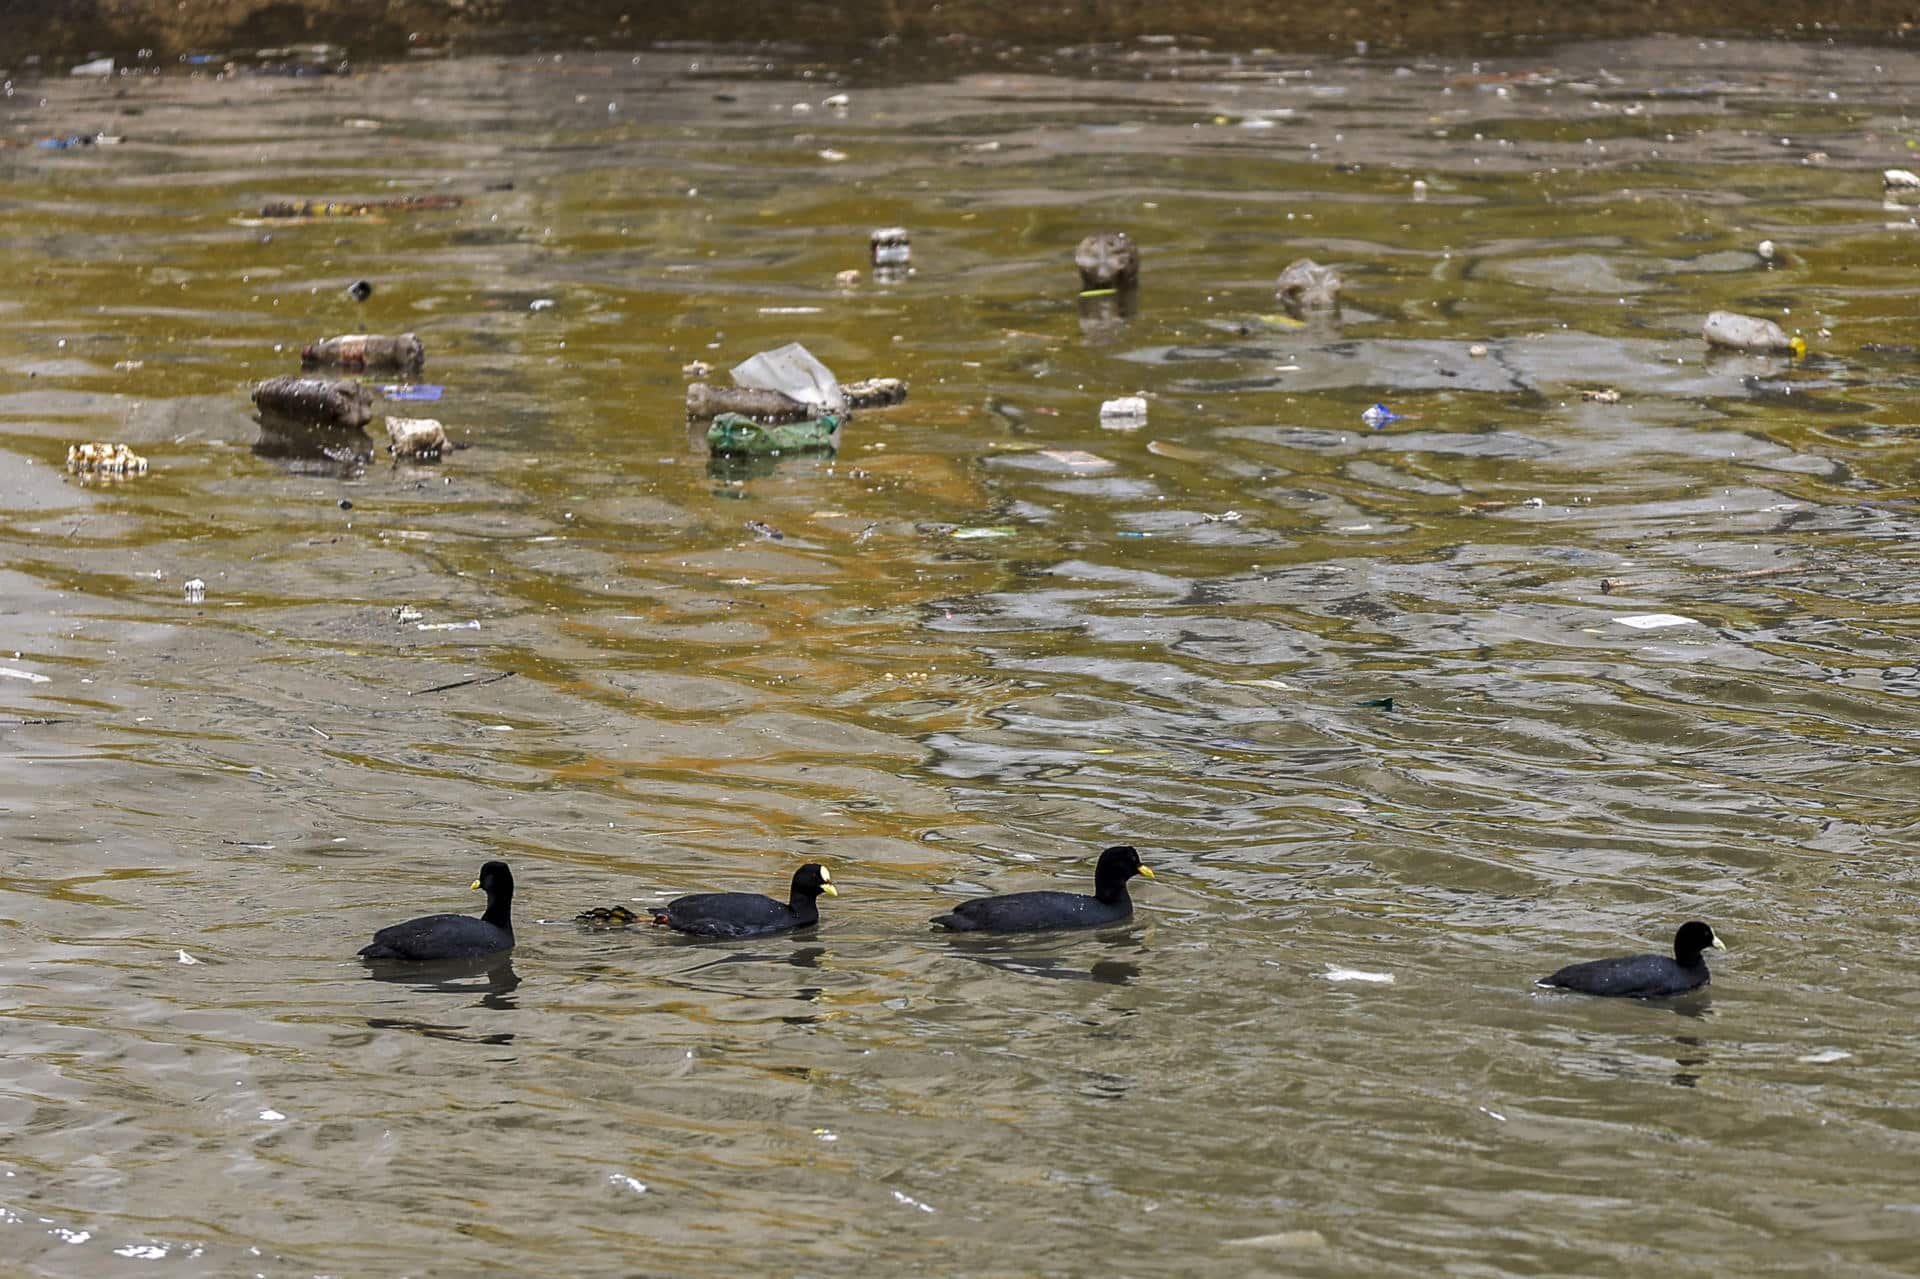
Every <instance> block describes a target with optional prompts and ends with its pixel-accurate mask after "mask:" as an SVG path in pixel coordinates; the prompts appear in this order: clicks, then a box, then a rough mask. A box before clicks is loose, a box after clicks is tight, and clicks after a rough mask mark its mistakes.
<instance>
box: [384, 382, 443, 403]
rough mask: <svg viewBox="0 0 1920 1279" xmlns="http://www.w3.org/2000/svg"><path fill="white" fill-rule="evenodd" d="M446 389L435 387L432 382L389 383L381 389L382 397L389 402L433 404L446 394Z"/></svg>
mask: <svg viewBox="0 0 1920 1279" xmlns="http://www.w3.org/2000/svg"><path fill="white" fill-rule="evenodd" d="M446 389H447V388H446V387H444V386H435V385H434V384H433V383H431V382H411V383H398V382H388V383H386V384H385V385H384V386H382V387H381V388H380V395H381V398H383V399H388V400H403V401H404V400H417V401H427V402H431V401H434V400H438V399H439V398H440V397H441V396H442V395H443V394H445V393H446Z"/></svg>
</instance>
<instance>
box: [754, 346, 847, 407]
mask: <svg viewBox="0 0 1920 1279" xmlns="http://www.w3.org/2000/svg"><path fill="white" fill-rule="evenodd" d="M733 382H734V385H735V386H742V387H746V388H748V389H749V390H755V391H779V392H780V393H781V394H783V395H785V396H786V397H787V398H788V399H790V400H798V401H799V402H800V403H802V404H808V405H812V406H813V407H814V408H816V409H818V410H820V411H821V412H823V413H845V412H846V411H847V400H846V397H845V396H844V395H842V394H841V393H840V381H839V379H838V378H836V377H834V376H833V370H832V369H829V368H828V367H827V366H826V365H824V364H822V363H820V361H818V360H816V359H814V358H813V352H811V351H809V350H807V348H806V347H804V346H801V345H800V344H799V343H798V342H789V343H787V344H786V345H785V346H783V347H779V348H777V349H775V350H772V351H762V352H760V354H758V355H756V356H754V357H753V358H752V359H750V360H747V361H744V362H743V363H741V364H738V365H735V366H734V369H733Z"/></svg>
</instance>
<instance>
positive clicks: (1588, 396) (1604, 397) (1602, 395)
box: [1580, 386, 1620, 404]
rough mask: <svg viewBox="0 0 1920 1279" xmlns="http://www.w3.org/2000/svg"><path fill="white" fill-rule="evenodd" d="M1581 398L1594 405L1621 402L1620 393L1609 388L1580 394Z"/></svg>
mask: <svg viewBox="0 0 1920 1279" xmlns="http://www.w3.org/2000/svg"><path fill="white" fill-rule="evenodd" d="M1580 398H1581V399H1583V400H1586V401H1588V402H1589V403H1592V404H1618V403H1619V402H1620V392H1618V391H1616V390H1614V389H1613V388H1612V387H1610V386H1609V387H1603V388H1601V389H1599V390H1587V391H1582V392H1580Z"/></svg>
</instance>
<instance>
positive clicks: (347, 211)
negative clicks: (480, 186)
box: [260, 195, 466, 218]
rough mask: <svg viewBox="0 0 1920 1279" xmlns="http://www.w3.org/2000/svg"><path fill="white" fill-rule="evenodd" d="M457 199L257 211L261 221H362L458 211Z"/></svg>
mask: <svg viewBox="0 0 1920 1279" xmlns="http://www.w3.org/2000/svg"><path fill="white" fill-rule="evenodd" d="M464 203H466V197H465V196H460V195H400V196H393V197H391V198H388V199H384V200H274V201H272V202H270V203H268V204H264V205H262V206H261V207H260V216H261V217H263V218H364V217H367V216H369V215H371V214H375V213H423V212H427V211H429V210H433V209H457V208H459V207H460V206H461V205H462V204H464Z"/></svg>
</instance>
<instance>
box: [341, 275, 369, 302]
mask: <svg viewBox="0 0 1920 1279" xmlns="http://www.w3.org/2000/svg"><path fill="white" fill-rule="evenodd" d="M347 296H348V297H350V298H352V299H353V300H354V301H355V302H365V301H366V300H367V299H368V298H370V297H372V296H373V285H372V284H370V283H369V282H368V281H366V280H355V281H354V282H353V283H352V284H349V285H348V286H347Z"/></svg>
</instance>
